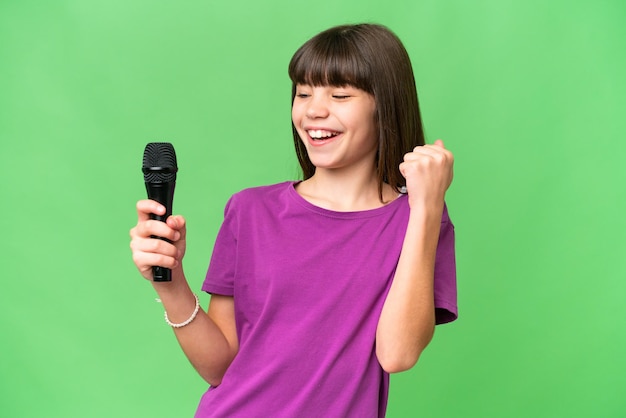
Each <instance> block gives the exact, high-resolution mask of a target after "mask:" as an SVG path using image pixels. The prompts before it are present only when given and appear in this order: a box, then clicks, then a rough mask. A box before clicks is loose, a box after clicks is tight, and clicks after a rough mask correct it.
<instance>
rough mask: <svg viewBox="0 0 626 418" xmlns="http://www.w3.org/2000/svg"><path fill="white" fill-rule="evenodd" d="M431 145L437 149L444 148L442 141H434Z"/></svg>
mask: <svg viewBox="0 0 626 418" xmlns="http://www.w3.org/2000/svg"><path fill="white" fill-rule="evenodd" d="M433 145H434V146H436V147H439V148H445V146H444V145H443V141H442V140H441V139H438V140H436V141H435V143H434V144H433Z"/></svg>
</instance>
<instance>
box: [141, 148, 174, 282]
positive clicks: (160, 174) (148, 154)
mask: <svg viewBox="0 0 626 418" xmlns="http://www.w3.org/2000/svg"><path fill="white" fill-rule="evenodd" d="M142 171H143V180H144V182H145V183H146V191H147V192H148V199H152V200H156V201H157V202H159V203H160V204H162V205H163V206H165V214H164V215H155V214H154V213H152V214H150V219H156V220H157V221H162V222H165V220H166V219H167V217H168V216H170V215H171V214H172V204H173V202H174V187H175V186H176V172H177V171H178V166H177V165H176V152H175V151H174V147H173V146H172V144H170V143H169V142H150V143H149V144H147V145H146V149H145V150H144V152H143V167H142ZM152 238H158V239H162V240H164V241H168V242H170V241H169V240H168V239H166V238H161V237H157V236H152ZM152 275H153V277H154V279H153V280H154V281H155V282H170V281H172V270H170V269H168V268H165V267H160V266H153V267H152Z"/></svg>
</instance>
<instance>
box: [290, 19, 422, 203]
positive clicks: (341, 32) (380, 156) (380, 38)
mask: <svg viewBox="0 0 626 418" xmlns="http://www.w3.org/2000/svg"><path fill="white" fill-rule="evenodd" d="M289 77H290V78H291V81H292V83H293V85H292V92H291V100H292V103H293V99H294V97H295V94H296V85H297V84H307V85H312V86H348V85H349V86H354V87H357V88H359V89H361V90H364V91H366V92H368V93H370V94H371V95H372V96H374V100H375V103H376V112H375V114H374V123H375V124H376V126H377V128H378V152H377V155H376V171H377V175H378V179H379V186H378V190H379V195H380V198H381V201H382V190H383V184H384V183H388V184H389V185H391V186H392V187H393V188H394V189H395V190H396V191H398V192H399V191H400V189H401V187H402V186H404V185H405V180H404V177H403V176H402V174H401V173H400V170H399V168H398V166H399V165H400V163H401V162H402V160H403V157H404V154H406V153H407V152H410V151H412V150H413V148H415V147H416V146H418V145H424V130H423V127H422V118H421V116H420V110H419V103H418V99H417V89H416V88H415V78H414V76H413V68H412V66H411V61H410V59H409V55H408V54H407V52H406V49H405V48H404V46H403V45H402V42H401V41H400V39H398V37H397V36H396V35H395V34H394V33H393V32H391V31H390V30H389V29H387V28H386V27H384V26H381V25H375V24H357V25H343V26H336V27H333V28H330V29H328V30H325V31H323V32H321V33H319V34H317V35H316V36H314V37H313V38H311V39H310V40H309V41H307V42H306V43H305V44H304V45H302V46H301V47H300V49H298V50H297V51H296V53H295V54H294V56H293V57H292V58H291V62H290V63H289ZM292 129H293V140H294V145H295V148H296V154H297V156H298V161H299V162H300V167H301V168H302V174H303V178H304V180H306V179H308V178H310V177H311V176H313V174H314V173H315V166H314V165H313V163H311V160H310V159H309V157H308V155H307V152H306V148H305V147H304V144H303V143H302V141H301V139H300V137H299V135H298V132H297V131H296V128H295V126H293V123H292Z"/></svg>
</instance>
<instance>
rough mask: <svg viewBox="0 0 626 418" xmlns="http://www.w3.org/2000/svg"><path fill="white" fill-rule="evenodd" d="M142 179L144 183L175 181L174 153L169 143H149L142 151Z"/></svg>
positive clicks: (176, 167)
mask: <svg viewBox="0 0 626 418" xmlns="http://www.w3.org/2000/svg"><path fill="white" fill-rule="evenodd" d="M142 171H143V179H144V181H145V182H146V183H166V182H175V181H176V172H177V171H178V166H177V165H176V152H175V151H174V146H173V145H172V144H170V143H169V142H150V143H149V144H147V145H146V149H145V150H144V151H143V167H142Z"/></svg>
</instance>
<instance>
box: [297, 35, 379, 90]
mask: <svg viewBox="0 0 626 418" xmlns="http://www.w3.org/2000/svg"><path fill="white" fill-rule="evenodd" d="M343 35H344V34H341V33H322V34H320V36H318V37H315V38H313V39H311V40H310V41H309V42H307V43H306V44H304V45H303V46H302V47H301V48H300V49H299V50H298V51H297V52H296V54H295V55H294V56H293V58H292V59H291V62H290V63H289V77H290V78H291V81H292V83H293V87H294V88H295V86H296V85H297V84H305V85H310V86H316V87H317V86H336V87H343V86H352V87H356V88H359V89H361V90H363V91H366V92H368V93H370V94H373V87H372V82H371V80H372V70H371V67H370V66H369V65H368V63H367V61H366V60H365V59H364V57H363V51H359V49H358V47H357V45H356V43H355V42H354V41H353V40H352V39H350V37H346V36H343Z"/></svg>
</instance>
